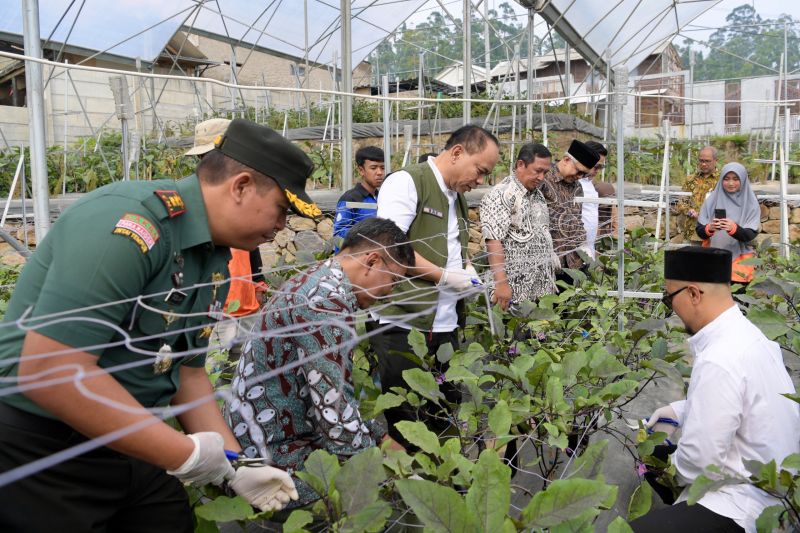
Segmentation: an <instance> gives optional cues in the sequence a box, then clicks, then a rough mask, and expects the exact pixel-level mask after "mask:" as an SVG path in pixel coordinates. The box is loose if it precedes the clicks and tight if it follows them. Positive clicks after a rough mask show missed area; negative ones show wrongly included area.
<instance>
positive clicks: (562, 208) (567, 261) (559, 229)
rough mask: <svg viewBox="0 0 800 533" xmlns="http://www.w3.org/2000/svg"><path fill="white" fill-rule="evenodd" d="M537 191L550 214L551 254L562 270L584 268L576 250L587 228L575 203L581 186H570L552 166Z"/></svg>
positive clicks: (580, 194)
mask: <svg viewBox="0 0 800 533" xmlns="http://www.w3.org/2000/svg"><path fill="white" fill-rule="evenodd" d="M539 190H540V191H542V195H543V196H544V199H545V200H546V201H547V208H548V210H549V211H550V235H551V236H552V237H553V251H555V253H556V254H557V255H558V257H559V258H560V260H561V268H580V267H581V266H583V259H581V256H580V255H579V254H578V252H577V250H578V248H579V247H580V246H581V245H582V244H584V243H585V242H586V229H585V228H584V227H583V219H582V218H581V215H582V204H579V203H576V202H575V198H576V197H578V196H583V190H582V189H581V184H580V183H578V180H575V181H574V182H572V183H569V182H568V181H566V180H564V178H563V177H561V175H560V174H559V173H558V166H557V164H555V163H554V164H553V165H551V167H550V171H549V172H548V173H547V176H545V178H544V181H543V182H542V185H541V186H540V187H539Z"/></svg>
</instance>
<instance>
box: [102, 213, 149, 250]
mask: <svg viewBox="0 0 800 533" xmlns="http://www.w3.org/2000/svg"><path fill="white" fill-rule="evenodd" d="M111 233H113V234H114V235H122V236H123V237H127V238H129V239H130V240H132V241H133V242H135V243H136V245H137V246H138V247H139V250H141V252H142V253H143V254H146V253H147V252H149V251H150V250H151V249H152V248H153V246H155V244H156V242H157V241H158V238H159V237H160V235H159V233H158V229H157V228H156V225H155V224H153V223H152V222H150V221H149V220H148V219H146V218H145V217H143V216H142V215H137V214H136V213H125V214H124V215H122V218H121V219H119V221H118V222H117V224H116V225H115V226H114V230H113V231H112V232H111Z"/></svg>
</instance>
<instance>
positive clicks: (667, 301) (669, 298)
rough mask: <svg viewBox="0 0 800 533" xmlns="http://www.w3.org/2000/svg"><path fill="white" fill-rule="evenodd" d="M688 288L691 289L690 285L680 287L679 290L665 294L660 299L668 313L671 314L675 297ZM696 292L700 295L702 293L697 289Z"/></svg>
mask: <svg viewBox="0 0 800 533" xmlns="http://www.w3.org/2000/svg"><path fill="white" fill-rule="evenodd" d="M689 287H691V285H686V286H685V287H681V288H680V289H678V290H677V291H675V292H671V293H669V294H665V295H664V296H662V297H661V303H662V304H664V305H665V306H667V309H669V311H670V312H672V300H674V299H675V297H676V296H677V295H678V294H680V293H681V292H683V291H685V290H686V289H688V288H689ZM697 290H698V291H700V294H703V291H701V290H700V289H697Z"/></svg>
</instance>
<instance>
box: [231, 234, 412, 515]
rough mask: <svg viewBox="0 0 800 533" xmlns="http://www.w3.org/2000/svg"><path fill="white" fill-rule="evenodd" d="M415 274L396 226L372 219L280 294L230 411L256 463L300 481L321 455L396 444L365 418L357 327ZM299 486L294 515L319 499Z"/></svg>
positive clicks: (268, 309) (251, 348) (250, 352)
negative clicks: (356, 381)
mask: <svg viewBox="0 0 800 533" xmlns="http://www.w3.org/2000/svg"><path fill="white" fill-rule="evenodd" d="M413 266H414V251H413V249H412V248H411V245H410V244H409V243H408V242H407V241H406V235H405V233H403V232H402V231H400V228H398V227H397V225H395V223H394V222H392V221H390V220H386V219H381V218H370V219H367V220H364V221H362V222H359V223H357V224H356V225H354V226H353V227H352V229H351V230H350V231H349V232H348V234H347V237H346V238H345V240H344V242H343V243H342V249H341V251H340V252H339V253H338V254H337V255H336V256H335V257H333V258H331V259H328V260H327V261H323V262H321V263H319V264H317V265H315V266H312V267H311V268H309V269H308V270H306V271H305V272H301V273H300V274H297V275H295V276H294V277H292V278H290V279H289V280H288V281H286V283H284V284H283V286H282V287H281V288H280V289H279V290H278V291H276V293H275V294H274V295H273V296H272V298H271V299H270V301H269V302H268V303H267V304H266V306H265V307H264V309H263V310H262V313H263V317H264V318H263V321H262V323H261V325H260V327H258V328H255V329H254V330H253V332H252V337H253V338H252V339H251V340H249V341H248V342H246V343H245V345H244V347H243V350H242V351H243V354H242V357H241V359H240V361H239V364H238V366H237V369H236V373H235V376H234V378H233V381H232V383H231V387H232V396H233V398H232V400H231V402H230V403H229V404H228V405H227V409H226V415H227V417H228V423H229V424H230V426H231V428H232V429H233V432H234V435H235V436H236V438H237V439H238V440H239V442H240V443H241V446H242V449H243V450H244V451H243V453H244V454H245V455H246V456H247V457H260V458H263V459H264V461H265V463H266V464H269V465H272V466H275V467H278V468H281V469H285V470H286V471H287V472H289V473H290V474H293V473H294V472H296V471H298V470H302V469H303V464H304V462H305V460H306V458H307V457H308V456H309V454H311V452H313V451H314V450H319V449H322V450H326V451H327V452H329V453H332V454H335V455H338V456H340V457H342V458H346V457H347V456H352V455H355V454H357V453H359V452H361V451H363V450H365V449H367V448H369V447H372V446H376V445H378V444H380V443H381V442H382V441H384V440H387V439H389V437H387V435H386V431H385V429H384V428H382V427H381V426H380V424H377V423H375V421H365V420H362V418H361V415H360V413H359V404H358V399H357V398H356V397H355V392H354V387H353V380H352V368H353V361H352V349H353V347H354V346H355V345H356V344H357V343H358V339H357V335H356V331H355V321H356V317H357V315H358V313H359V310H363V309H366V308H367V307H369V306H371V305H372V304H373V303H375V302H376V301H380V300H381V299H382V298H384V297H385V296H387V295H388V294H389V293H390V292H391V290H392V287H393V286H394V284H395V282H397V281H399V280H400V279H402V278H403V277H404V276H405V275H406V270H407V268H408V267H413ZM304 361H305V362H304ZM298 363H300V364H299V365H298ZM287 367H289V368H287ZM391 444H392V445H395V444H394V443H391ZM295 484H296V486H297V491H298V493H299V495H300V499H299V500H298V501H296V502H291V504H290V505H289V508H290V509H291V508H295V507H300V506H303V505H307V504H309V503H311V502H312V501H314V500H316V499H317V498H319V496H318V495H317V494H316V493H315V492H314V490H313V489H312V488H311V487H310V486H309V485H307V484H306V483H304V482H303V481H302V480H300V479H295Z"/></svg>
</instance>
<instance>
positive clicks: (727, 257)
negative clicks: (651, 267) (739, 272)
mask: <svg viewBox="0 0 800 533" xmlns="http://www.w3.org/2000/svg"><path fill="white" fill-rule="evenodd" d="M732 261H733V257H732V256H731V253H730V252H729V251H728V250H723V249H722V248H709V247H703V246H684V247H683V248H678V249H677V250H667V251H666V252H664V279H672V280H680V281H695V282H701V283H730V282H731V268H732V267H731V263H732Z"/></svg>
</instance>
